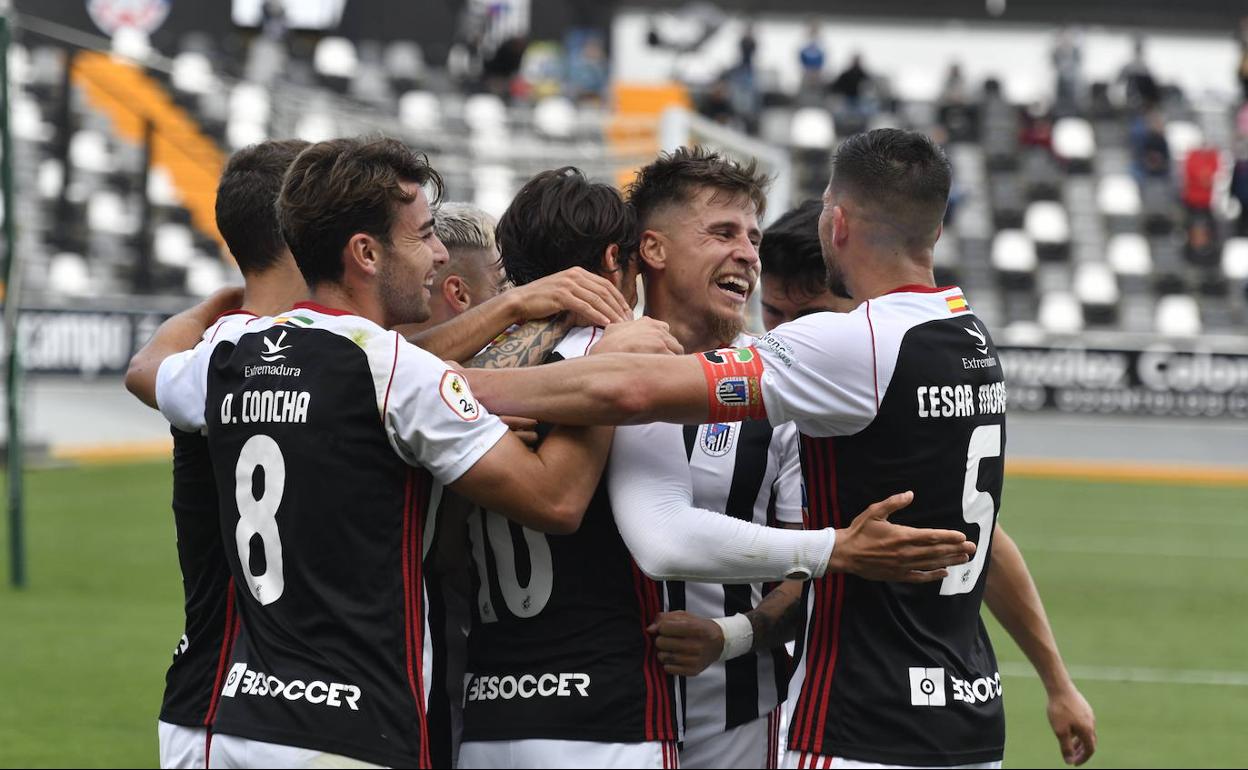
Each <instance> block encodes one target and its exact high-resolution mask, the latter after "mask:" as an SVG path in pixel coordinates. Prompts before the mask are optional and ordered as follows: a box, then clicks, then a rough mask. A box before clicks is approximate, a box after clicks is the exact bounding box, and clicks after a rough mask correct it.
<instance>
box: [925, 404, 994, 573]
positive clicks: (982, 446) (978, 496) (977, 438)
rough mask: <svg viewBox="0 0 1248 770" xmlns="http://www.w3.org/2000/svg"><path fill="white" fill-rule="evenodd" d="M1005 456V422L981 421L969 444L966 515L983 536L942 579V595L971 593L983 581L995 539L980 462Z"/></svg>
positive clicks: (964, 489) (964, 492)
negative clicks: (965, 559) (964, 560)
mask: <svg viewBox="0 0 1248 770" xmlns="http://www.w3.org/2000/svg"><path fill="white" fill-rule="evenodd" d="M1000 456H1001V426H1000V425H980V426H979V427H978V428H976V429H975V431H974V432H973V433H971V443H970V445H969V446H968V447H967V448H966V478H965V481H963V482H962V519H963V520H964V521H965V522H966V523H967V524H975V525H978V526H979V540H977V541H976V543H975V556H973V557H972V558H971V560H970V561H968V562H967V563H966V564H959V565H957V566H954V567H949V568H948V569H949V574H948V575H947V576H946V577H945V579H944V580H942V581H941V583H940V593H941V595H942V596H957V595H958V594H968V593H970V592H971V589H973V588H974V587H975V584H976V583H978V582H979V573H980V572H982V571H983V569H984V559H987V558H988V545H989V543H991V542H992V526H993V520H992V514H993V507H992V495H990V494H988V493H987V492H983V491H981V490H980V489H979V462H980V460H986V459H988V458H990V457H1000Z"/></svg>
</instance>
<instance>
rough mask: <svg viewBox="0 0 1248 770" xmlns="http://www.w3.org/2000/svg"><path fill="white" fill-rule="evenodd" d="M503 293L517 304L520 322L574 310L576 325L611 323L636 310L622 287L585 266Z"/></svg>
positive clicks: (630, 314) (517, 315) (517, 316)
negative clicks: (616, 286) (629, 304)
mask: <svg viewBox="0 0 1248 770" xmlns="http://www.w3.org/2000/svg"><path fill="white" fill-rule="evenodd" d="M503 296H505V297H508V298H509V300H510V301H512V302H515V303H517V306H516V312H515V316H516V321H517V323H525V322H526V321H533V320H535V319H538V318H547V317H549V316H552V315H555V314H556V313H563V312H568V313H571V315H572V317H573V325H575V326H607V325H608V324H612V323H617V322H619V321H627V320H629V319H631V318H632V317H633V309H632V308H631V307H629V306H628V303H627V302H625V301H624V295H623V294H620V290H619V289H617V288H615V286H614V285H612V283H611V282H610V281H608V280H607V279H606V278H603V277H602V276H600V275H594V274H593V273H591V272H589V271H588V270H586V269H584V268H581V267H572V268H568V269H567V270H563V271H561V272H558V273H555V274H554V275H548V276H546V277H545V278H539V279H538V280H536V281H533V282H532V283H526V284H525V285H524V286H517V287H516V288H514V289H511V290H510V291H508V292H506V294H504V295H503Z"/></svg>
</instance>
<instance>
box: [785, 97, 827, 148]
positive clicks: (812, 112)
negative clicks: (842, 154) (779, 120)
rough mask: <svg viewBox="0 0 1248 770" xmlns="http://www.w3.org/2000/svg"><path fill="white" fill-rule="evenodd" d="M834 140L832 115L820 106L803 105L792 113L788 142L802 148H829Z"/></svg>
mask: <svg viewBox="0 0 1248 770" xmlns="http://www.w3.org/2000/svg"><path fill="white" fill-rule="evenodd" d="M835 141H836V127H835V126H834V125H833V124H832V116H831V115H829V114H828V111H827V110H825V109H823V108H822V107H803V108H801V109H800V110H797V111H796V112H794V113H793V122H792V123H791V124H790V125H789V144H791V145H793V146H794V147H797V148H800V149H804V150H830V149H832V143H833V142H835Z"/></svg>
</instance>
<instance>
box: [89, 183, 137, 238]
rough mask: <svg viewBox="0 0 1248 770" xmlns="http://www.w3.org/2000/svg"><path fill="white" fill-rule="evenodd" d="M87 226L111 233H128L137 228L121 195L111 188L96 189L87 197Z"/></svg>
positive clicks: (97, 230)
mask: <svg viewBox="0 0 1248 770" xmlns="http://www.w3.org/2000/svg"><path fill="white" fill-rule="evenodd" d="M87 227H89V228H90V229H92V230H95V231H96V232H100V233H110V234H112V235H130V234H131V233H133V232H134V231H135V230H137V229H138V227H137V224H136V223H135V221H134V217H133V216H131V213H130V211H128V208H127V206H126V202H125V201H124V200H122V198H121V196H120V195H118V194H117V193H115V192H113V191H112V190H97V191H95V192H93V193H91V197H90V198H88V199H87Z"/></svg>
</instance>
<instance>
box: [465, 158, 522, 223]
mask: <svg viewBox="0 0 1248 770" xmlns="http://www.w3.org/2000/svg"><path fill="white" fill-rule="evenodd" d="M472 179H473V184H474V186H475V187H476V193H475V195H474V196H473V202H474V203H475V204H476V205H477V206H478V207H480V208H481V209H483V210H484V211H486V212H487V213H489V214H490V215H491V216H494V217H498V216H500V215H501V214H502V213H503V212H504V211H506V210H507V207H508V206H509V205H511V199H512V197H514V196H515V194H516V185H515V173H514V172H513V171H512V169H511V168H510V167H508V166H501V165H486V166H477V167H476V168H474V169H473V170H472Z"/></svg>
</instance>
